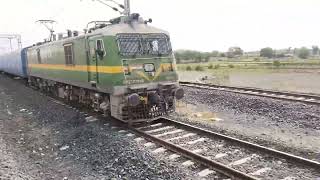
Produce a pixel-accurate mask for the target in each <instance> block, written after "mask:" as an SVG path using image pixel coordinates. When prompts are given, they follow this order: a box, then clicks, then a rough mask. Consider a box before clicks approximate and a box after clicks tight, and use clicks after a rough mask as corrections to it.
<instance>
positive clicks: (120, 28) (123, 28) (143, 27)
mask: <svg viewBox="0 0 320 180" xmlns="http://www.w3.org/2000/svg"><path fill="white" fill-rule="evenodd" d="M119 33H163V34H167V35H169V33H168V32H167V31H164V30H162V29H159V28H156V27H153V26H149V25H147V24H144V23H140V22H132V23H130V24H128V23H120V24H114V25H110V26H107V27H105V28H102V29H97V30H95V31H94V32H93V33H92V34H103V35H106V36H110V35H111V36H112V35H113V36H115V35H117V34H119ZM88 35H89V34H88Z"/></svg>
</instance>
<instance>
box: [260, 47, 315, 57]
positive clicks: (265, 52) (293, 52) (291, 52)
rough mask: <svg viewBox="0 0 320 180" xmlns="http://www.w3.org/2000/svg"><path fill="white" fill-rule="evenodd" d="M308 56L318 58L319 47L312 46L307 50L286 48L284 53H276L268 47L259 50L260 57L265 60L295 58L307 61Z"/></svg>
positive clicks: (304, 48) (303, 48)
mask: <svg viewBox="0 0 320 180" xmlns="http://www.w3.org/2000/svg"><path fill="white" fill-rule="evenodd" d="M310 55H313V56H318V55H319V47H318V46H312V49H308V48H306V47H301V48H294V49H292V48H288V49H287V50H285V51H281V52H277V50H274V49H272V48H270V47H266V48H262V49H261V50H260V56H261V57H266V58H281V57H288V56H297V57H299V58H301V59H308V58H309V56H310Z"/></svg>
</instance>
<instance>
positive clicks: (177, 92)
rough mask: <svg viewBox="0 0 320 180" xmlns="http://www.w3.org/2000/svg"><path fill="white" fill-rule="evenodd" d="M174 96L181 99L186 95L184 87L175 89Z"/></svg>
mask: <svg viewBox="0 0 320 180" xmlns="http://www.w3.org/2000/svg"><path fill="white" fill-rule="evenodd" d="M174 96H175V97H176V99H177V100H180V99H182V98H183V97H184V90H183V89H182V88H178V89H176V90H175V91H174Z"/></svg>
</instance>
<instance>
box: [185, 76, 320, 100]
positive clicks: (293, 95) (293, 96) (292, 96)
mask: <svg viewBox="0 0 320 180" xmlns="http://www.w3.org/2000/svg"><path fill="white" fill-rule="evenodd" d="M180 84H181V85H182V86H186V87H197V88H202V89H214V90H218V91H225V92H233V93H239V94H246V95H253V96H261V97H269V98H274V99H282V100H289V101H294V102H303V103H308V104H316V105H319V104H320V95H316V94H306V93H297V92H288V91H275V90H266V89H259V88H250V87H235V86H222V85H214V84H206V83H198V82H187V81H180ZM259 93H260V94H259ZM283 96H289V97H283ZM300 98H304V99H300ZM310 99H314V100H310Z"/></svg>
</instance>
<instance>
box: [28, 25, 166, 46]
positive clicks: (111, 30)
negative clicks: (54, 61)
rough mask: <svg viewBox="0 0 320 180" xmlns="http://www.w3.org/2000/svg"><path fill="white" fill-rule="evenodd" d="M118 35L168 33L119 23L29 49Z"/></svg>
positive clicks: (142, 26) (143, 26)
mask: <svg viewBox="0 0 320 180" xmlns="http://www.w3.org/2000/svg"><path fill="white" fill-rule="evenodd" d="M120 33H141V34H148V33H163V34H167V35H169V33H168V31H165V30H162V29H159V28H156V27H153V26H149V25H147V24H144V23H141V22H132V23H130V24H129V23H119V24H113V25H108V26H107V27H104V28H101V29H96V30H95V31H93V32H92V33H87V34H83V35H79V36H76V37H69V38H65V39H62V40H58V41H53V42H47V43H43V44H41V45H35V46H31V47H30V49H34V48H38V47H41V46H46V45H49V44H55V43H65V42H66V43H67V42H70V41H72V40H75V39H83V38H85V37H90V36H96V35H103V36H116V35H117V34H120Z"/></svg>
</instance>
